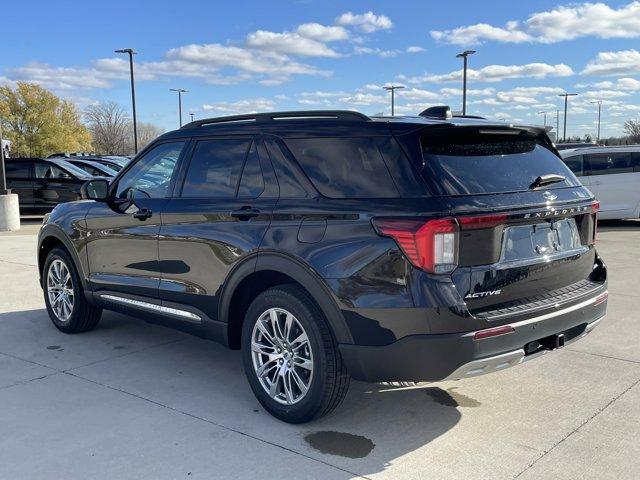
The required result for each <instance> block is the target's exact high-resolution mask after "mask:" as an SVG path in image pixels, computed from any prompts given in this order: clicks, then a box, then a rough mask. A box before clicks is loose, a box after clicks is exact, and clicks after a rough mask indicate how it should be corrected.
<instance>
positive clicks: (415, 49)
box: [407, 45, 425, 53]
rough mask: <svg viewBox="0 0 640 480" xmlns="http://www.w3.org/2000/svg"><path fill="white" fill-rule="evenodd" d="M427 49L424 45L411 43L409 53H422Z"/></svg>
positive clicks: (408, 48)
mask: <svg viewBox="0 0 640 480" xmlns="http://www.w3.org/2000/svg"><path fill="white" fill-rule="evenodd" d="M424 51H425V49H424V48H422V47H419V46H418V45H411V46H409V47H407V53H420V52H424Z"/></svg>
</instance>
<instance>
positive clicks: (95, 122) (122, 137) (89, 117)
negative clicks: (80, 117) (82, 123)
mask: <svg viewBox="0 0 640 480" xmlns="http://www.w3.org/2000/svg"><path fill="white" fill-rule="evenodd" d="M84 116H85V119H86V121H87V124H88V126H89V131H90V132H91V136H92V137H93V146H94V148H95V151H96V152H97V153H102V154H108V155H129V154H131V153H132V151H133V148H132V143H131V121H130V120H129V116H128V115H127V113H126V112H125V110H124V109H123V108H122V107H121V106H120V105H118V104H117V103H115V102H104V103H98V104H96V105H90V106H89V107H87V109H86V110H85V113H84Z"/></svg>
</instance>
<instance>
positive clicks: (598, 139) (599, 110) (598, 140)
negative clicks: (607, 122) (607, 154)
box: [589, 100, 602, 143]
mask: <svg viewBox="0 0 640 480" xmlns="http://www.w3.org/2000/svg"><path fill="white" fill-rule="evenodd" d="M589 103H597V104H598V138H597V140H596V142H598V143H600V112H601V110H602V100H596V101H595V102H589Z"/></svg>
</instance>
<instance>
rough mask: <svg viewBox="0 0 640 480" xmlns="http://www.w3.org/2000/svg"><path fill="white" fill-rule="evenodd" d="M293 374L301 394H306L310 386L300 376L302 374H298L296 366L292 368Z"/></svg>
mask: <svg viewBox="0 0 640 480" xmlns="http://www.w3.org/2000/svg"><path fill="white" fill-rule="evenodd" d="M291 376H292V377H293V381H294V382H296V385H297V386H298V389H299V390H300V395H304V394H305V393H307V390H308V389H309V387H307V386H306V385H305V383H304V381H303V380H302V379H301V378H300V375H298V372H296V369H295V368H292V369H291Z"/></svg>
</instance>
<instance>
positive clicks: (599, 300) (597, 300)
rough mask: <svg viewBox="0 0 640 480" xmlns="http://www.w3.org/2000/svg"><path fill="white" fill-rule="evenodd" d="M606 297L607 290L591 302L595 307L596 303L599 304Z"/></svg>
mask: <svg viewBox="0 0 640 480" xmlns="http://www.w3.org/2000/svg"><path fill="white" fill-rule="evenodd" d="M607 298H609V292H608V291H607V292H604V293H601V294H600V295H598V296H597V297H596V301H595V302H593V306H594V307H595V306H596V305H600V304H601V303H604V302H606V301H607Z"/></svg>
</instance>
